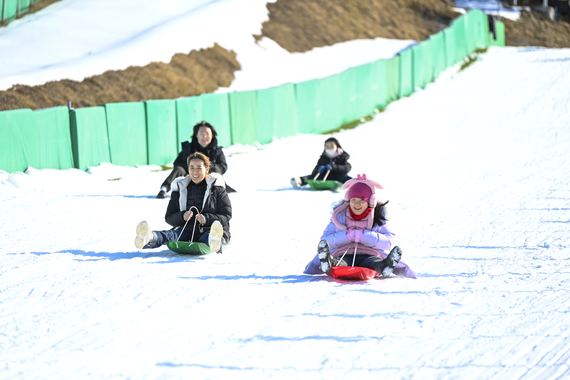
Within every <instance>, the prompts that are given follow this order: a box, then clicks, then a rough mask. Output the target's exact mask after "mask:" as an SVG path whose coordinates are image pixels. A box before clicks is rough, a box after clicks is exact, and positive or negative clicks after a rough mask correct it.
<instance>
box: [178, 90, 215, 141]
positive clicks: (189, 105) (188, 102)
mask: <svg viewBox="0 0 570 380" xmlns="http://www.w3.org/2000/svg"><path fill="white" fill-rule="evenodd" d="M202 120H203V118H202V97H201V96H193V97H191V98H181V99H176V122H177V139H176V149H178V152H180V151H181V150H182V146H181V145H180V144H182V143H183V142H184V141H192V134H193V133H194V130H193V128H194V125H196V124H198V123H199V122H201V121H202ZM212 125H213V124H212ZM214 127H215V126H214ZM216 131H217V130H216Z"/></svg>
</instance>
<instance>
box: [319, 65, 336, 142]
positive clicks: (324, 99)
mask: <svg viewBox="0 0 570 380" xmlns="http://www.w3.org/2000/svg"><path fill="white" fill-rule="evenodd" d="M319 90H320V99H321V108H322V116H323V118H322V120H323V122H322V123H321V124H320V130H319V131H318V133H325V132H328V131H332V130H334V129H336V128H338V127H340V126H341V125H342V103H341V99H342V96H341V85H340V77H339V76H338V75H331V76H330V77H326V78H322V79H320V83H319Z"/></svg>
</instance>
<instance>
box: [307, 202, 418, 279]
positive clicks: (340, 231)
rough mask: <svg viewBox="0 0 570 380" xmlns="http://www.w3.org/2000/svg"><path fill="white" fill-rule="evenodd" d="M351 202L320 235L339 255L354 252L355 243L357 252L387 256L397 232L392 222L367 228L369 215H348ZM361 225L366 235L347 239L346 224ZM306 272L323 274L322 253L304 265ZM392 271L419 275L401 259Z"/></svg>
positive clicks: (339, 211)
mask: <svg viewBox="0 0 570 380" xmlns="http://www.w3.org/2000/svg"><path fill="white" fill-rule="evenodd" d="M348 213H349V211H348V204H346V203H345V204H343V205H341V206H340V207H338V208H336V209H335V210H334V212H333V214H332V216H331V221H330V223H329V225H328V226H327V228H326V229H325V231H324V232H323V236H321V239H325V240H326V241H327V242H328V243H329V248H330V250H331V255H332V256H334V257H340V256H342V255H344V253H345V252H346V254H347V255H351V254H354V249H355V247H356V254H367V255H374V256H379V257H381V258H383V259H384V258H386V256H388V253H389V252H390V250H391V249H392V248H393V247H394V246H395V245H396V244H395V243H396V235H395V234H394V232H392V230H391V229H390V225H389V224H387V223H386V224H383V225H382V226H374V227H372V229H366V225H367V223H368V220H367V218H370V217H371V215H369V216H368V217H367V218H366V219H364V220H362V221H355V220H353V219H352V218H350V217H349V216H348ZM354 227H357V228H361V229H364V235H363V236H362V240H361V241H360V243H354V242H351V241H350V240H348V238H347V236H346V233H347V228H354ZM304 273H305V274H323V273H324V272H323V271H322V270H321V263H320V261H319V256H318V255H316V256H315V257H314V258H313V260H311V262H309V263H308V264H307V266H306V267H305V271H304ZM393 273H394V274H395V275H397V276H402V277H408V278H416V274H415V273H414V271H413V270H412V269H411V268H410V267H408V265H406V264H405V263H404V262H402V261H400V262H399V263H398V265H396V268H394V271H393Z"/></svg>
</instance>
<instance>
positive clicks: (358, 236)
mask: <svg viewBox="0 0 570 380" xmlns="http://www.w3.org/2000/svg"><path fill="white" fill-rule="evenodd" d="M362 236H364V231H363V230H361V229H360V228H351V229H349V230H347V231H346V237H347V238H348V240H350V241H353V242H355V243H360V241H361V240H362Z"/></svg>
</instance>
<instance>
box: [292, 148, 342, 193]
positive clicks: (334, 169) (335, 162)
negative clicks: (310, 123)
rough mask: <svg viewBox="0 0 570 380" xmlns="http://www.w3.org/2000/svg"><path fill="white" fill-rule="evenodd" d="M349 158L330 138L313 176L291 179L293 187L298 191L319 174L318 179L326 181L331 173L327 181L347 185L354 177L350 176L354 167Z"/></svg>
mask: <svg viewBox="0 0 570 380" xmlns="http://www.w3.org/2000/svg"><path fill="white" fill-rule="evenodd" d="M349 157H350V154H348V153H347V152H345V151H344V150H343V149H342V147H341V146H340V143H339V142H338V140H337V139H335V138H334V137H329V138H328V139H326V141H325V149H324V151H323V154H321V157H319V161H318V162H317V165H316V166H315V168H314V169H313V172H312V173H311V175H306V176H303V177H294V178H291V185H292V186H293V187H294V188H295V189H298V188H300V187H301V186H304V185H306V184H307V180H308V179H314V178H315V177H316V176H317V174H318V175H319V177H318V178H317V179H324V177H325V176H326V174H327V172H329V171H330V173H329V175H328V176H327V180H332V181H338V182H341V183H345V182H346V181H348V180H349V179H352V177H350V176H348V172H349V171H350V169H352V165H350V162H349V161H348V158H349Z"/></svg>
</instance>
